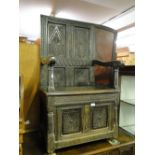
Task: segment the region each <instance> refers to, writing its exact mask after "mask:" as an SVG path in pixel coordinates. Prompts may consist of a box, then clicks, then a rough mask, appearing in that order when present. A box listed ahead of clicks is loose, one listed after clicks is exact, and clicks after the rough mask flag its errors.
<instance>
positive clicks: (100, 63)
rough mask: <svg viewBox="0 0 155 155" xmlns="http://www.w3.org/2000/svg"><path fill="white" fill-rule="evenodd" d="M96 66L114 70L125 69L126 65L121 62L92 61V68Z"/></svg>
mask: <svg viewBox="0 0 155 155" xmlns="http://www.w3.org/2000/svg"><path fill="white" fill-rule="evenodd" d="M94 65H100V66H107V67H109V66H111V67H114V68H119V67H123V66H124V63H123V62H121V61H117V60H115V61H99V60H92V66H94Z"/></svg>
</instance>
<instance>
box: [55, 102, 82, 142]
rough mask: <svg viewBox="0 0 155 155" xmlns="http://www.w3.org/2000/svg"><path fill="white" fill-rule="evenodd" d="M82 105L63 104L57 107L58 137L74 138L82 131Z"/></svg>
mask: <svg viewBox="0 0 155 155" xmlns="http://www.w3.org/2000/svg"><path fill="white" fill-rule="evenodd" d="M83 111H84V110H83V106H82V105H74V106H65V107H58V108H57V117H58V121H57V122H58V139H59V140H61V139H63V138H74V137H75V136H76V135H80V134H81V133H82V131H83V123H82V122H83V121H82V119H83V116H84V112H83Z"/></svg>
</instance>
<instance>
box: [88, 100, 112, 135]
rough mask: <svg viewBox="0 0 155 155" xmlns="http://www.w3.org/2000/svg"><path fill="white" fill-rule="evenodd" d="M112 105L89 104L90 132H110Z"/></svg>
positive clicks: (102, 103) (108, 103)
mask: <svg viewBox="0 0 155 155" xmlns="http://www.w3.org/2000/svg"><path fill="white" fill-rule="evenodd" d="M112 105H113V103H112V102H107V103H104V102H101V103H91V123H90V124H91V130H94V131H95V130H98V131H99V130H105V131H108V130H111V128H112V126H111V125H112V119H111V118H112V110H113V107H112ZM101 132H102V131H101Z"/></svg>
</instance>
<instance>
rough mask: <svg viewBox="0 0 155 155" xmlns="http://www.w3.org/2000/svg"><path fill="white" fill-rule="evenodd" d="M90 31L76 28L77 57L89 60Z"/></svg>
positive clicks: (75, 44)
mask: <svg viewBox="0 0 155 155" xmlns="http://www.w3.org/2000/svg"><path fill="white" fill-rule="evenodd" d="M89 33H90V30H89V29H88V28H82V27H75V29H74V50H75V56H76V57H79V58H89V56H90V51H89V50H90V48H89V47H90V34H89Z"/></svg>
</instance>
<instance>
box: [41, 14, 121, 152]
mask: <svg viewBox="0 0 155 155" xmlns="http://www.w3.org/2000/svg"><path fill="white" fill-rule="evenodd" d="M115 39H116V31H114V30H112V29H110V28H107V27H104V26H101V25H95V24H91V23H84V22H78V21H71V20H65V19H58V18H54V17H48V16H41V44H42V45H41V90H42V91H41V101H42V105H44V113H43V117H44V119H43V131H44V135H45V136H44V137H45V141H46V153H48V154H52V153H53V152H54V151H55V149H59V148H64V147H68V146H73V145H77V144H82V143H86V142H90V141H95V140H99V139H105V138H112V137H117V134H118V107H119V88H118V69H119V66H120V65H121V64H120V62H118V61H115Z"/></svg>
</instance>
